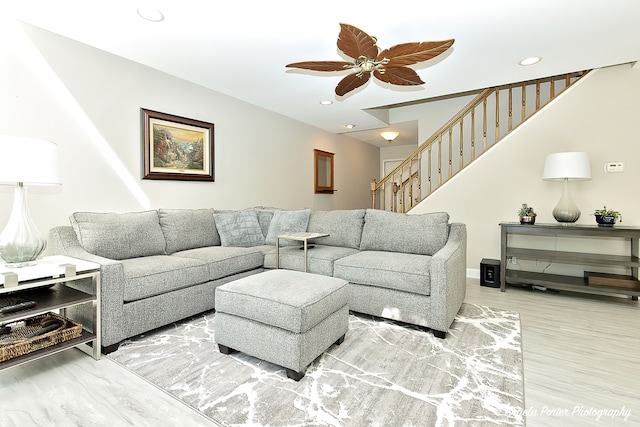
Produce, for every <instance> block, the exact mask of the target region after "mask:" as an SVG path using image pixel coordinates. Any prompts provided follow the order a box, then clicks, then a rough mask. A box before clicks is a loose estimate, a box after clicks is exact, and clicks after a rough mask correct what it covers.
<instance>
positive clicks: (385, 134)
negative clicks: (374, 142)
mask: <svg viewBox="0 0 640 427" xmlns="http://www.w3.org/2000/svg"><path fill="white" fill-rule="evenodd" d="M398 135H400V132H393V131H388V132H382V133H381V134H380V136H381V137H382V138H383V139H384V140H385V141H387V142H388V143H389V144H391V141H393V140H394V139H396V138H397V137H398Z"/></svg>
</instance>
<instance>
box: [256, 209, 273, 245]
mask: <svg viewBox="0 0 640 427" xmlns="http://www.w3.org/2000/svg"><path fill="white" fill-rule="evenodd" d="M274 211H275V209H258V210H257V211H256V212H257V213H258V223H260V228H261V229H262V235H263V236H264V237H265V239H266V238H267V234H269V224H271V220H272V219H273V212H274Z"/></svg>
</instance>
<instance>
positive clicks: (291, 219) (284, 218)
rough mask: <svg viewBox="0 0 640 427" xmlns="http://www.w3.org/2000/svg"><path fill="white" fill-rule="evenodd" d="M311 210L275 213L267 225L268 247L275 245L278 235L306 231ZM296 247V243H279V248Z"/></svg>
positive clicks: (285, 241)
mask: <svg viewBox="0 0 640 427" xmlns="http://www.w3.org/2000/svg"><path fill="white" fill-rule="evenodd" d="M310 214H311V209H302V210H294V211H284V210H283V211H275V212H274V213H273V218H272V219H271V223H270V224H269V232H268V233H267V239H266V242H267V244H268V245H275V244H276V237H278V235H280V234H287V233H299V232H301V231H307V225H308V224H309V215H310ZM292 245H298V243H297V242H296V241H287V240H282V241H280V246H292Z"/></svg>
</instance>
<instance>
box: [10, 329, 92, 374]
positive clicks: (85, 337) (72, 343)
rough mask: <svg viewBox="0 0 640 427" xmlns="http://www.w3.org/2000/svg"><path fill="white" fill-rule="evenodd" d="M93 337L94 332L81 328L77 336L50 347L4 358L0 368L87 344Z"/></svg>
mask: <svg viewBox="0 0 640 427" xmlns="http://www.w3.org/2000/svg"><path fill="white" fill-rule="evenodd" d="M95 339H96V334H94V333H91V332H89V331H87V330H84V329H83V330H82V335H80V336H79V337H78V338H74V339H72V340H69V341H65V342H61V343H59V344H56V345H52V346H50V347H45V348H41V349H40V350H36V351H32V352H31V353H27V354H25V355H22V356H18V357H14V358H13V359H9V360H5V361H4V362H0V370H2V369H6V368H11V367H12V366H17V365H21V364H23V363H27V362H31V361H32V360H37V359H40V358H43V357H46V356H49V355H50V354H54V353H58V352H61V351H64V350H67V349H69V348H72V347H77V346H79V345H82V344H87V343H89V342H91V341H93V340H95Z"/></svg>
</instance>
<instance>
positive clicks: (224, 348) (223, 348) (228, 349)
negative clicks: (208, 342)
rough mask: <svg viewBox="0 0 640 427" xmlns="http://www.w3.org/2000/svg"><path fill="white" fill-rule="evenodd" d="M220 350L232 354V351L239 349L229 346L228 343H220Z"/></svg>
mask: <svg viewBox="0 0 640 427" xmlns="http://www.w3.org/2000/svg"><path fill="white" fill-rule="evenodd" d="M218 350H220V353H222V354H231V353H235V352H237V351H238V350H234V349H232V348H231V347H227V346H226V345H222V344H218Z"/></svg>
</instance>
